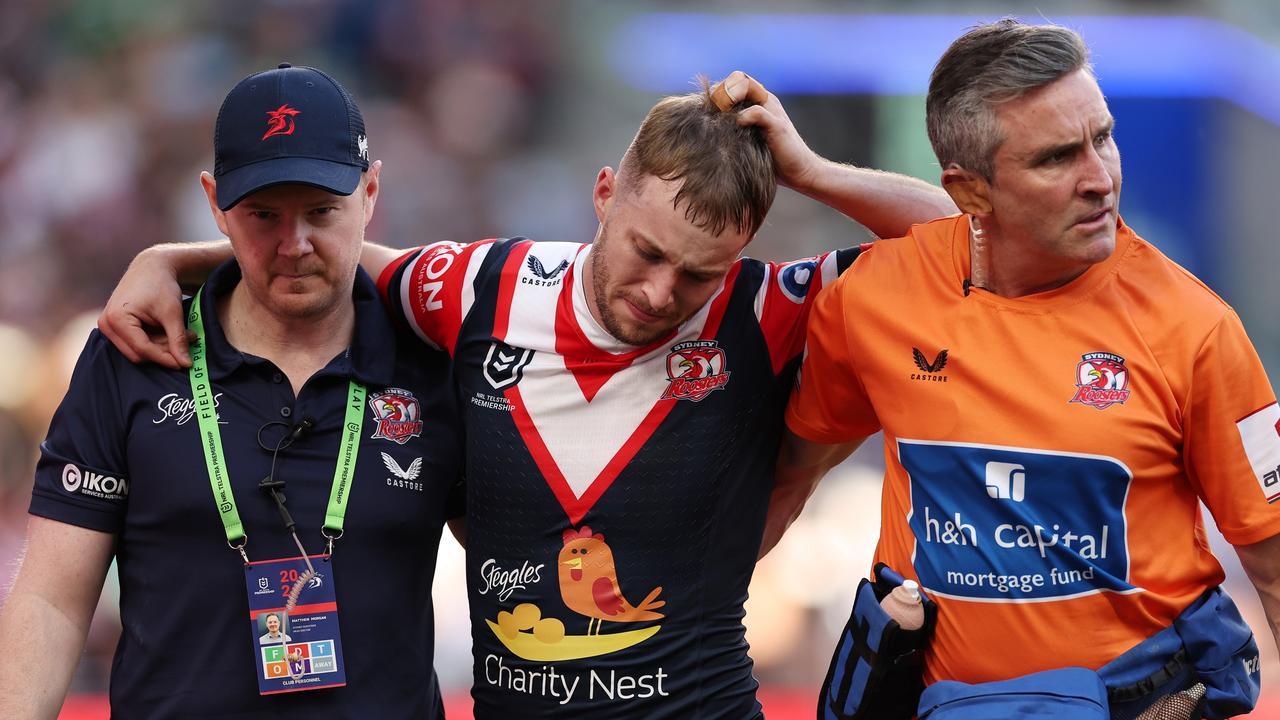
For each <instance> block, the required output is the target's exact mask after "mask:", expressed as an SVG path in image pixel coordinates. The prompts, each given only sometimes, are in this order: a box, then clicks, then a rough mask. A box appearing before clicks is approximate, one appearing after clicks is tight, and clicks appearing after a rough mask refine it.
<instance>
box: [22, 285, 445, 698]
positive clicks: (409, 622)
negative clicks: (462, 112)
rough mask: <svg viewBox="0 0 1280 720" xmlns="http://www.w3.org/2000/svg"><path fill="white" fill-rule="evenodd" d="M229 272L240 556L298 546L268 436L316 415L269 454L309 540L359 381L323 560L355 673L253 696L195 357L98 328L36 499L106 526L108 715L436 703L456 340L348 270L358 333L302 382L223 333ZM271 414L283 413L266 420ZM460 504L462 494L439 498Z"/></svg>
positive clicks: (57, 422) (212, 352)
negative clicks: (432, 339) (340, 503)
mask: <svg viewBox="0 0 1280 720" xmlns="http://www.w3.org/2000/svg"><path fill="white" fill-rule="evenodd" d="M239 280H240V271H239V267H238V266H237V265H236V264H235V262H234V261H232V262H228V263H227V264H224V265H223V266H221V267H219V268H218V269H217V270H216V271H215V272H214V273H213V275H212V276H210V278H209V282H208V285H207V287H206V290H205V292H204V293H203V298H202V303H203V304H202V314H203V318H204V322H205V330H206V337H207V339H206V342H207V343H208V363H209V372H210V377H211V380H212V383H213V393H214V398H215V402H216V405H217V411H218V422H219V424H220V430H221V433H222V447H223V450H224V452H225V454H226V458H227V467H228V470H229V473H230V476H231V484H232V488H233V491H234V493H235V497H236V502H237V505H238V507H239V512H240V516H241V518H242V520H243V522H244V526H245V530H246V532H247V534H248V546H247V548H246V549H247V552H248V554H249V559H250V560H254V561H257V560H268V559H274V558H285V557H296V556H297V554H298V551H297V549H296V547H295V546H294V544H293V541H292V539H291V538H290V536H289V535H288V533H287V532H286V531H285V529H284V527H283V525H282V522H281V520H280V517H279V514H278V513H277V511H276V508H275V505H274V504H273V502H272V501H271V499H270V498H269V497H268V496H267V495H266V494H265V493H263V492H262V491H261V490H259V489H258V482H259V481H260V480H261V479H262V478H264V477H265V476H266V475H267V473H268V472H269V470H270V465H271V453H270V452H269V451H266V450H264V449H262V448H261V447H259V444H258V439H257V437H258V434H259V430H260V429H261V428H263V427H264V426H268V427H266V429H265V430H263V431H262V438H263V440H264V441H265V442H267V444H268V446H269V447H271V446H274V445H275V442H276V441H277V440H278V439H279V438H280V437H281V436H282V434H283V433H286V432H288V431H289V430H290V429H292V427H293V426H294V424H295V423H297V422H299V421H300V420H301V419H302V418H309V419H312V420H313V421H314V422H315V427H314V428H313V429H312V430H311V431H310V432H307V433H304V434H303V435H302V436H301V437H300V438H299V439H298V440H297V441H295V442H294V443H293V444H292V446H290V447H288V448H287V449H285V450H283V451H281V453H280V456H279V459H278V460H277V463H276V469H275V474H276V477H277V478H279V479H283V480H284V481H285V483H286V486H285V488H284V492H285V495H286V496H287V498H288V502H287V504H288V507H289V510H290V512H291V513H292V515H293V518H294V520H295V521H296V522H297V524H298V535H299V537H300V538H301V539H302V542H303V545H304V546H305V547H306V549H307V551H308V552H309V553H313V554H314V553H320V552H323V550H324V542H323V538H322V537H321V534H320V527H321V525H322V524H323V521H324V511H325V507H326V505H327V502H328V498H329V490H330V486H331V484H332V481H333V472H334V465H335V461H336V457H337V454H338V450H339V445H340V442H341V429H342V424H343V417H344V407H345V403H346V400H347V391H348V379H349V378H354V379H355V380H356V381H357V382H359V383H362V384H363V385H364V386H365V387H366V389H367V390H368V401H367V402H366V407H365V418H364V430H363V432H362V437H361V441H360V450H359V456H358V460H357V464H356V475H355V479H354V481H353V484H352V487H351V495H350V500H349V503H348V510H347V516H346V522H345V534H344V536H343V537H342V538H341V539H340V540H339V541H338V542H337V545H336V546H335V550H334V556H333V558H332V563H333V567H332V570H331V573H332V578H333V581H334V582H335V583H336V592H337V600H338V613H339V622H340V624H341V632H342V641H343V654H344V659H345V661H346V664H347V685H346V686H345V687H340V688H331V689H324V690H314V691H306V692H297V693H286V694H281V695H271V696H265V697H264V696H260V695H259V694H258V686H257V682H256V680H255V676H256V668H255V665H254V653H255V652H257V647H256V646H257V644H258V643H257V632H256V631H251V628H250V623H249V615H248V602H247V600H246V596H245V578H244V570H243V563H242V561H241V558H240V556H239V554H238V553H236V552H235V551H234V550H232V549H230V548H229V547H228V546H227V542H226V535H225V533H224V530H223V527H222V524H221V522H220V521H219V519H218V512H217V508H216V506H215V503H214V499H213V493H212V491H211V489H210V486H209V478H208V472H207V470H206V468H205V462H204V455H203V453H202V450H201V445H200V437H199V426H198V423H197V421H196V418H195V416H194V413H193V403H192V398H191V385H190V381H189V378H188V374H187V372H186V371H180V372H179V371H171V370H166V369H162V368H160V367H157V366H154V365H142V366H137V365H133V364H131V363H129V362H128V361H127V360H126V359H125V358H124V357H123V356H122V355H120V354H119V352H117V351H116V349H115V348H114V347H112V346H111V344H110V343H109V342H108V341H107V340H106V339H105V338H104V337H103V336H102V335H101V334H100V333H98V331H96V330H95V331H94V332H93V333H92V335H91V336H90V337H89V341H88V343H87V344H86V346H85V349H84V352H83V353H82V354H81V356H80V359H79V362H78V363H77V365H76V369H75V374H74V375H73V376H72V379H71V386H70V389H69V390H68V391H67V396H66V397H65V398H64V399H63V401H62V405H61V406H60V407H59V408H58V411H57V413H56V414H55V415H54V418H53V422H52V425H51V427H50V429H49V436H48V438H47V439H46V440H45V442H44V443H43V444H42V445H41V448H40V449H41V456H40V462H39V465H38V467H37V470H36V483H35V488H34V491H33V493H32V501H31V512H32V514H35V515H40V516H43V517H47V518H51V519H53V520H58V521H60V522H65V523H70V524H73V525H78V526H81V527H85V528H91V529H93V530H100V531H103V532H109V533H113V534H114V535H115V536H116V542H117V544H116V559H117V562H118V566H119V572H120V616H121V621H122V624H123V626H124V627H123V632H122V634H121V636H120V642H119V645H118V646H117V648H116V655H115V662H114V664H113V667H112V673H111V708H112V715H113V717H115V718H167V717H179V716H180V717H210V718H214V717H216V718H279V717H297V718H308V719H313V718H318V717H324V718H373V717H377V718H433V717H437V715H438V713H440V712H441V711H440V701H439V690H438V688H437V687H436V684H435V680H434V673H433V670H432V648H433V641H434V632H433V617H432V608H431V580H432V575H433V573H434V571H435V560H436V551H437V547H438V544H439V541H440V535H441V528H442V526H443V523H444V520H445V518H446V514H447V513H446V504H447V502H448V500H449V498H450V497H451V496H454V497H456V496H457V495H458V493H457V492H455V491H456V490H457V486H458V483H459V479H460V476H461V470H462V453H461V446H460V443H461V437H460V432H461V431H460V424H459V422H458V418H457V409H456V399H455V397H454V394H453V390H452V384H451V382H450V380H449V374H448V373H449V368H448V362H447V358H446V357H445V356H444V355H443V354H440V353H436V352H433V351H431V350H429V349H427V348H426V347H425V346H424V345H423V343H421V342H419V341H417V340H416V339H415V338H414V337H412V336H411V335H409V334H408V333H407V331H405V330H402V329H399V328H397V327H395V326H394V325H393V324H392V322H391V321H390V319H389V318H388V317H387V315H386V312H385V311H384V309H383V307H382V305H381V303H380V301H379V299H378V296H377V291H376V289H375V287H374V284H373V282H372V281H371V280H370V278H369V276H368V275H366V274H365V273H364V271H363V270H361V271H359V272H358V276H357V278H356V283H355V289H354V291H353V294H352V299H353V301H354V303H355V308H356V322H355V334H354V340H353V342H352V344H351V347H350V348H349V349H348V350H346V351H345V352H343V353H341V354H339V355H338V356H337V357H335V358H334V359H333V360H331V361H330V362H329V364H328V365H326V366H325V367H324V369H322V370H320V371H319V372H318V373H316V374H315V375H314V376H312V377H311V378H310V379H309V380H308V381H307V383H306V385H305V386H304V387H303V389H302V392H301V394H300V395H299V396H297V397H294V394H293V390H292V387H291V386H290V384H289V380H288V378H286V377H284V376H283V374H282V373H281V371H280V370H279V369H278V368H277V367H276V366H275V365H274V364H273V363H271V362H269V361H267V360H264V359H262V358H258V357H253V356H250V355H246V354H244V353H241V352H239V351H238V350H236V349H235V348H234V347H232V346H231V345H229V344H228V343H227V339H226V336H225V334H224V333H223V330H222V327H221V325H220V324H219V322H218V317H217V313H216V311H215V299H216V297H217V296H221V295H225V294H226V293H228V292H230V290H231V289H232V288H233V287H234V286H235V285H236V283H237V282H239ZM272 423H277V424H275V425H272ZM449 514H455V513H449Z"/></svg>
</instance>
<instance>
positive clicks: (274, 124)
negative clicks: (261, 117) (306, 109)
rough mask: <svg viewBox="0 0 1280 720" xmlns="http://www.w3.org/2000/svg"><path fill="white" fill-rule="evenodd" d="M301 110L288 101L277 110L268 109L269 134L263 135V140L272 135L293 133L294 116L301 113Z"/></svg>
mask: <svg viewBox="0 0 1280 720" xmlns="http://www.w3.org/2000/svg"><path fill="white" fill-rule="evenodd" d="M301 114H302V111H301V110H296V109H294V108H291V107H289V105H288V103H285V104H283V105H281V106H280V107H278V108H276V109H275V110H268V111H267V134H266V135H263V136H262V139H263V140H266V139H267V138H269V137H271V136H272V135H292V134H293V117H294V116H295V115H301Z"/></svg>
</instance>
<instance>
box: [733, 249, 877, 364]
mask: <svg viewBox="0 0 1280 720" xmlns="http://www.w3.org/2000/svg"><path fill="white" fill-rule="evenodd" d="M866 247H867V245H862V246H858V247H852V248H845V249H843V250H836V251H834V252H829V253H826V254H825V255H819V256H817V257H811V258H805V259H803V260H795V261H792V262H789V263H769V264H768V265H767V266H765V275H764V282H762V283H761V285H760V289H759V291H758V292H757V294H756V315H757V317H759V318H760V329H761V331H762V332H763V333H764V338H765V343H766V344H767V346H768V348H769V359H770V360H771V361H772V365H773V372H774V374H775V375H776V374H778V373H779V372H781V371H782V368H783V367H785V366H786V364H787V363H789V362H791V360H793V359H794V358H795V357H796V356H797V355H799V354H800V352H801V351H802V350H804V335H805V324H806V321H807V320H808V318H809V310H810V308H811V307H813V300H814V298H815V297H816V296H817V295H818V292H819V291H820V290H822V288H824V287H826V286H828V285H830V284H831V283H833V282H835V280H836V278H837V277H839V276H840V275H841V274H842V273H843V272H844V271H845V269H846V268H848V267H849V265H851V264H852V263H853V261H854V260H855V259H856V258H857V257H858V255H859V253H861V252H862V251H863V250H864V249H865V248H866Z"/></svg>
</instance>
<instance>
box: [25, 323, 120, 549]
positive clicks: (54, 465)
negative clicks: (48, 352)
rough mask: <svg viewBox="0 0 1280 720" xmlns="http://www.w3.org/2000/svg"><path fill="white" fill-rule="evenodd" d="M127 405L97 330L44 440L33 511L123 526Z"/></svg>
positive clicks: (105, 528)
mask: <svg viewBox="0 0 1280 720" xmlns="http://www.w3.org/2000/svg"><path fill="white" fill-rule="evenodd" d="M122 407H123V404H122V402H121V399H120V393H119V383H118V379H117V376H116V368H115V362H113V353H112V351H111V350H110V349H109V345H108V343H107V340H106V338H104V337H103V336H102V335H101V334H100V333H99V332H98V331H97V330H94V331H93V334H91V335H90V336H89V342H88V343H87V344H86V345H85V348H84V351H83V352H81V354H80V359H79V361H77V363H76V369H75V372H74V373H73V374H72V376H71V385H70V387H69V388H68V390H67V395H66V397H64V398H63V399H62V404H61V405H59V406H58V410H57V412H56V413H54V416H53V421H52V422H51V423H50V425H49V435H48V437H46V438H45V441H44V442H43V443H41V444H40V460H39V462H38V463H37V464H36V478H35V486H34V487H33V488H32V491H31V508H30V512H31V514H33V515H39V516H41V517H45V518H49V519H51V520H57V521H59V522H65V523H68V524H70V525H78V526H80V527H84V528H89V529H91V530H100V531H102V532H118V531H119V530H120V528H121V527H122V525H123V522H124V514H125V508H126V506H127V502H128V495H129V477H128V472H127V470H128V468H127V465H126V460H125V458H126V450H125V437H126V435H127V432H126V429H125V427H124V420H123V417H122V415H121V408H122Z"/></svg>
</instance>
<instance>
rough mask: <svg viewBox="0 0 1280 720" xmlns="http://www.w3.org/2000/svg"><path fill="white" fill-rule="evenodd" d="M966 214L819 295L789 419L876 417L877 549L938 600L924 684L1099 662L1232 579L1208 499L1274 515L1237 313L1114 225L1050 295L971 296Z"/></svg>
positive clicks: (1274, 427)
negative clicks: (879, 454)
mask: <svg viewBox="0 0 1280 720" xmlns="http://www.w3.org/2000/svg"><path fill="white" fill-rule="evenodd" d="M968 267H969V235H968V223H967V219H966V218H965V217H964V216H954V217H950V218H943V219H941V220H935V221H933V222H931V223H928V224H924V225H917V226H915V227H914V228H913V229H912V231H911V234H910V235H908V236H907V237H905V238H899V239H895V240H883V241H880V242H877V243H876V244H875V245H874V246H873V247H872V249H871V250H870V251H868V252H866V253H864V255H863V256H862V257H860V258H859V259H858V261H857V262H855V263H854V265H853V266H852V267H851V268H850V269H849V270H848V271H846V272H845V273H844V275H843V276H842V277H841V278H840V279H839V280H838V281H837V282H836V283H835V284H834V285H832V286H830V287H829V288H827V289H824V290H823V291H822V293H821V295H820V296H819V297H818V298H817V300H816V304H815V307H814V310H813V315H812V317H811V319H810V325H809V340H808V352H807V355H806V358H805V361H804V365H803V368H802V371H801V381H800V384H799V388H798V390H797V392H796V393H795V394H794V395H793V396H792V398H791V404H790V406H789V408H788V411H787V424H788V425H789V426H790V428H791V430H792V431H793V432H795V433H796V434H798V435H800V436H801V437H804V438H806V439H809V440H812V441H815V442H820V443H839V442H846V441H849V440H852V439H855V438H859V437H863V436H866V435H869V434H871V433H874V432H876V431H877V430H880V429H883V430H884V438H885V463H886V466H887V469H886V473H885V484H884V491H883V499H882V503H881V532H880V543H879V546H878V547H877V550H876V560H877V561H883V562H886V563H888V564H889V565H890V566H891V567H893V568H895V569H897V570H899V571H900V572H903V573H904V574H906V575H908V576H911V577H916V578H917V579H918V580H919V581H920V583H921V585H922V586H923V587H924V588H925V589H926V591H927V592H930V593H931V594H932V596H933V597H934V598H936V599H937V601H938V604H939V616H938V627H937V632H936V634H935V637H934V640H933V644H932V648H931V650H930V653H929V656H928V662H927V673H926V676H927V677H926V679H927V680H928V681H929V682H933V681H935V680H940V679H955V680H962V681H966V682H983V681H990V680H997V679H1004V678H1009V677H1013V676H1017V675H1022V674H1025V673H1030V672H1035V671H1039V670H1044V669H1048V668H1054V667H1062V666H1067V665H1078V666H1085V667H1089V668H1095V669H1096V668H1098V667H1100V666H1102V665H1103V664H1105V663H1106V662H1107V661H1109V660H1111V659H1112V658H1114V657H1116V656H1117V655H1119V654H1121V653H1122V652H1124V651H1125V650H1127V649H1129V648H1130V647H1132V646H1133V645H1135V644H1137V643H1138V642H1140V641H1142V640H1143V639H1145V638H1147V637H1148V636H1150V635H1152V634H1153V633H1155V632H1156V631H1158V630H1161V629H1163V628H1164V627H1166V626H1168V625H1169V624H1170V623H1171V622H1172V620H1173V618H1174V617H1175V616H1176V615H1177V614H1178V613H1179V611H1181V610H1182V609H1183V608H1184V607H1186V606H1187V605H1188V604H1189V603H1191V602H1192V601H1193V600H1195V599H1196V597H1197V596H1199V594H1200V593H1201V592H1202V591H1204V590H1205V589H1206V588H1208V587H1211V586H1214V585H1217V584H1218V583H1220V582H1221V581H1222V578H1223V573H1222V568H1221V567H1220V566H1219V564H1218V562H1217V560H1216V559H1215V558H1214V557H1213V555H1212V554H1211V553H1210V551H1209V547H1208V542H1207V539H1206V537H1205V532H1204V527H1203V523H1202V519H1201V516H1200V510H1199V501H1200V500H1203V501H1204V502H1205V504H1206V505H1207V506H1208V508H1209V509H1210V511H1211V512H1212V513H1213V516H1214V518H1215V520H1216V521H1217V524H1218V527H1219V528H1220V529H1221V531H1222V533H1223V534H1224V535H1225V536H1226V538H1227V540H1228V541H1230V542H1231V543H1233V544H1236V545H1244V544H1250V543H1255V542H1258V541H1261V540H1264V539H1266V538H1268V537H1270V536H1272V535H1274V534H1276V533H1277V532H1280V504H1271V502H1269V500H1270V501H1275V500H1277V499H1280V407H1278V406H1277V405H1276V399H1275V393H1274V391H1273V390H1272V388H1271V385H1270V383H1269V382H1268V380H1267V376H1266V373H1265V371H1264V370H1263V368H1262V365H1261V363H1260V362H1259V360H1258V356H1257V353H1256V352H1255V351H1254V349H1253V346H1252V345H1251V344H1250V342H1249V339H1248V337H1247V336H1246V335H1245V332H1244V328H1243V327H1242V326H1241V324H1240V320H1239V318H1238V317H1237V316H1236V314H1235V312H1234V311H1233V310H1232V309H1231V308H1230V307H1229V306H1228V305H1227V304H1226V303H1224V302H1223V301H1222V300H1221V299H1220V298H1218V297H1217V296H1216V295H1215V294H1214V293H1213V292H1212V291H1210V290H1209V289H1208V288H1206V287H1205V286H1204V285H1203V284H1202V283H1200V282H1199V281H1198V280H1197V279H1196V278H1194V277H1193V276H1192V275H1191V274H1190V273H1188V272H1186V271H1185V270H1183V269H1182V268H1180V267H1178V266H1177V265H1175V264H1174V263H1173V262H1172V261H1170V260H1169V259H1168V258H1166V257H1164V255H1162V254H1161V253H1160V252H1159V251H1158V250H1156V249H1155V248H1154V247H1152V246H1151V245H1150V244H1148V243H1147V242H1146V241H1144V240H1142V239H1141V238H1139V237H1138V236H1137V235H1135V234H1134V233H1133V231H1132V230H1130V229H1129V228H1128V227H1126V226H1124V225H1123V224H1121V226H1120V229H1119V231H1118V233H1117V241H1116V250H1115V252H1114V253H1113V254H1112V256H1111V257H1110V258H1108V259H1107V260H1106V261H1104V262H1102V263H1099V264H1098V265H1095V266H1093V267H1091V268H1090V269H1089V270H1088V271H1086V272H1085V273H1084V274H1083V275H1081V276H1080V277H1078V278H1076V279H1075V280H1073V281H1072V282H1070V283H1068V284H1067V285H1064V286H1063V287H1060V288H1057V289H1055V290H1052V291H1049V292H1044V293H1038V294H1035V295H1031V296H1027V297H1022V298H1016V299H1011V298H1004V297H1000V296H997V295H994V294H992V293H988V292H986V291H984V290H980V289H974V290H973V291H972V292H971V293H970V294H969V295H967V296H966V295H965V294H964V292H963V290H962V283H963V280H964V278H966V277H967V276H968Z"/></svg>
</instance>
